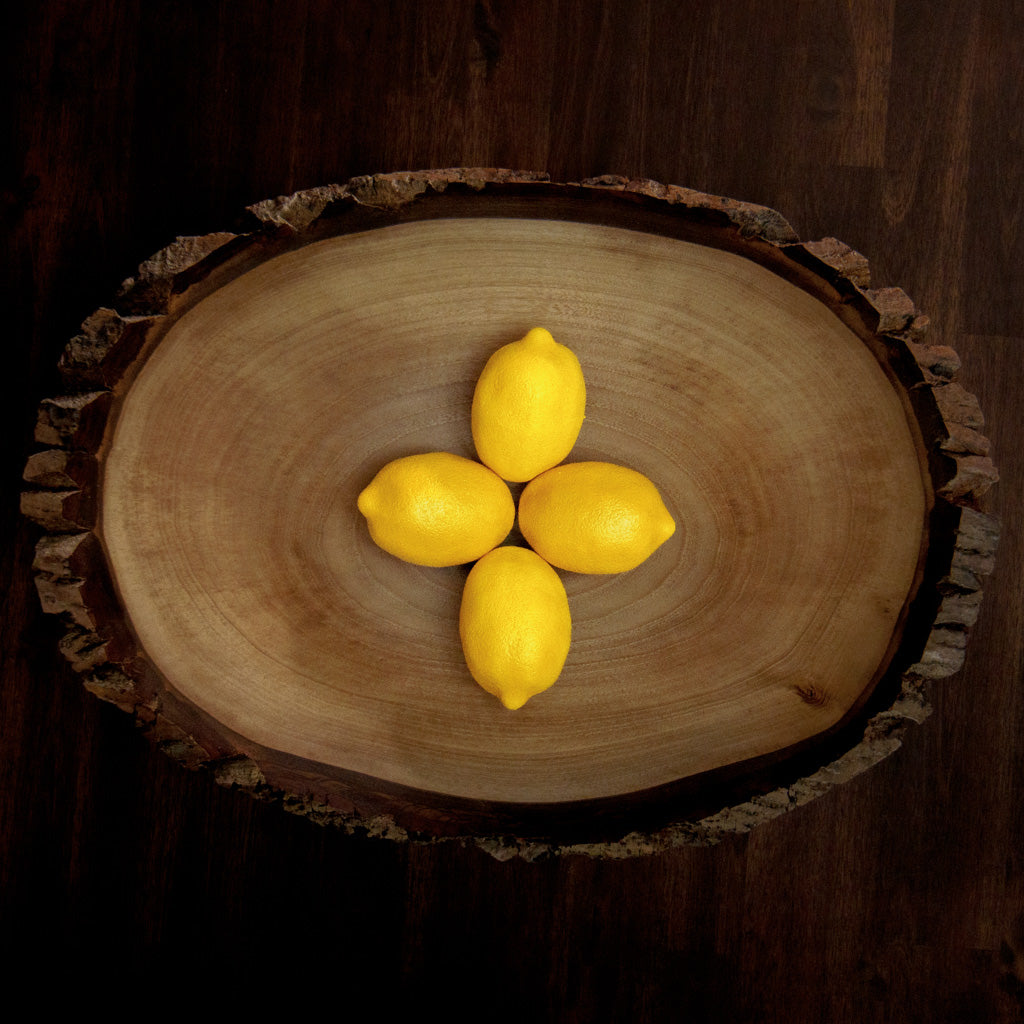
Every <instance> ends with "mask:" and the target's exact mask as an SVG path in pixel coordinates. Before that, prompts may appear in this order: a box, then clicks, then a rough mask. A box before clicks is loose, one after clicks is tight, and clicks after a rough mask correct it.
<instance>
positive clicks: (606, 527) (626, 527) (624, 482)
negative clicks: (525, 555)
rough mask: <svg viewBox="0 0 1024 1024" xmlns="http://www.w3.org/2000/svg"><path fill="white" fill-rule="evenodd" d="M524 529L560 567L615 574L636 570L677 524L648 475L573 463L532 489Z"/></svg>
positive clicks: (522, 506) (524, 500) (524, 501)
mask: <svg viewBox="0 0 1024 1024" xmlns="http://www.w3.org/2000/svg"><path fill="white" fill-rule="evenodd" d="M519 529H520V530H521V531H522V534H523V536H524V537H525V538H526V541H527V543H528V544H529V545H530V547H532V548H533V550H534V551H536V552H537V554H538V555H540V556H541V557H542V558H545V559H547V561H549V562H550V563H551V564H552V565H556V566H558V567H559V568H560V569H568V570H569V571H570V572H587V573H613V572H627V571H628V570H630V569H634V568H636V566H638V565H639V564H640V563H641V562H643V561H644V560H645V559H647V558H648V557H649V556H650V555H651V554H652V553H653V552H654V551H655V550H657V548H659V547H660V546H661V545H662V544H663V543H664V542H665V541H666V540H668V538H669V537H671V536H672V534H673V533H675V529H676V524H675V520H674V519H673V518H672V516H671V514H670V513H669V511H668V509H667V508H666V507H665V503H664V502H663V501H662V500H661V495H660V494H659V493H658V489H657V488H656V487H655V486H654V484H652V483H651V481H650V480H648V479H647V477H645V476H644V475H643V473H638V472H637V471H636V470H633V469H627V468H626V467H625V466H617V465H614V464H612V463H610V462H570V463H566V464H565V465H564V466H556V467H555V468H554V469H549V470H548V471H547V472H546V473H542V474H541V475H540V476H538V477H537V478H536V479H535V480H532V481H531V482H530V483H528V484H527V485H526V487H525V488H524V489H523V493H522V494H521V495H520V497H519Z"/></svg>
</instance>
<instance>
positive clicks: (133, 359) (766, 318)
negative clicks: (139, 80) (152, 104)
mask: <svg viewBox="0 0 1024 1024" xmlns="http://www.w3.org/2000/svg"><path fill="white" fill-rule="evenodd" d="M248 218H249V219H248V221H247V223H245V224H243V225H241V226H240V229H239V230H238V231H237V232H233V233H225V234H216V235H209V236H205V237H202V238H189V239H179V240H178V241H177V242H175V243H174V244H173V245H171V246H169V247H168V248H167V249H165V250H163V251H162V252H161V253H158V254H157V255H156V256H155V257H153V258H152V259H151V260H150V261H148V262H147V263H145V264H143V265H142V267H141V268H140V271H139V275H138V276H137V277H136V278H135V279H133V280H130V281H128V282H126V283H125V285H124V286H123V288H122V290H121V293H120V295H119V297H118V300H117V302H116V303H115V306H114V308H112V309H100V310H98V311H97V312H96V313H95V314H93V316H91V317H90V318H89V319H88V320H87V321H86V322H85V324H84V325H83V328H82V333H81V335H79V336H78V337H76V338H74V339H73V340H72V341H71V343H70V344H69V346H68V349H67V351H66V353H65V356H64V359H63V362H62V371H63V373H64V375H65V379H66V381H67V387H68V394H67V395H66V396H64V397H61V398H57V399H53V400H49V401H46V402H44V403H43V406H42V408H41V411H40V419H39V428H38V435H37V437H38V440H39V441H40V442H42V443H43V444H44V445H46V446H48V447H47V448H46V449H45V450H43V451H41V452H38V453H36V454H35V455H33V456H32V457H31V458H30V459H29V463H28V468H27V470H26V478H27V479H28V480H29V481H31V482H32V484H33V485H34V486H35V489H34V490H32V491H31V492H28V493H26V495H25V499H24V504H25V511H26V512H27V514H29V515H31V516H33V517H34V518H35V519H37V520H38V521H39V522H40V523H42V525H43V526H44V527H45V528H46V530H47V534H46V535H45V536H44V537H43V539H42V541H41V542H40V544H39V549H38V556H37V560H36V571H37V574H38V575H37V579H38V584H39V589H40V594H41V597H42V600H43V604H44V607H46V608H47V610H51V611H55V612H59V613H60V614H62V615H63V616H64V617H65V619H66V620H68V621H69V623H70V624H71V626H72V631H71V632H70V633H69V634H68V635H67V636H66V637H65V639H64V641H63V642H62V646H63V648H64V650H65V653H67V655H68V656H69V658H70V659H71V661H72V662H73V664H74V665H75V667H76V668H78V669H80V670H81V671H82V672H83V673H84V674H85V683H86V685H87V686H88V687H89V689H90V690H92V691H93V692H95V693H97V694H98V695H99V696H101V697H104V698H105V699H108V700H113V701H114V702H115V703H117V704H119V705H121V706H123V707H124V708H125V709H126V710H130V711H131V712H132V713H133V714H134V715H135V716H136V717H137V718H138V719H139V720H140V721H141V722H142V723H143V724H144V725H145V726H146V727H147V729H148V730H149V732H150V733H151V735H152V736H153V737H154V739H155V740H156V742H157V743H158V744H159V745H160V746H161V747H162V748H163V749H164V750H167V751H168V752H169V753H171V754H172V755H174V756H176V757H178V758H179V759H181V760H182V761H184V762H185V763H186V764H189V765H199V764H203V765H207V766H210V767H211V768H212V769H213V770H214V773H215V775H216V777H217V778H218V780H219V781H222V782H225V783H228V784H232V785H238V786H242V787H244V788H246V789H248V790H250V791H251V792H253V793H254V794H256V795H258V796H261V797H265V798H271V799H280V800H283V802H284V804H285V806H286V807H288V808H289V809H292V810H297V811H299V812H301V813H305V814H309V815H311V816H313V817H316V818H318V819H321V820H329V821H333V822H336V823H340V824H343V825H345V826H346V827H348V828H359V829H366V830H369V831H371V832H375V833H380V834H385V835H390V836H393V837H401V838H406V837H411V838H414V839H424V840H435V839H444V838H471V839H473V840H474V841H476V842H478V843H480V844H481V845H483V846H485V847H486V848H489V849H491V850H492V851H493V852H498V853H501V854H502V855H504V854H505V853H508V852H518V853H522V854H525V855H528V856H533V855H536V854H538V853H541V852H545V851H549V850H555V851H559V852H565V851H567V850H573V851H587V852H590V853H598V854H605V855H622V854H626V853H633V852H646V851H650V850H652V849H658V848H660V847H662V846H664V845H667V844H670V843H675V842H683V841H690V842H710V841H714V840H715V839H716V838H717V837H718V836H720V835H721V834H723V833H724V832H728V831H736V830H744V829H746V828H749V827H751V825H753V824H755V823H756V822H758V821H761V820H767V819H768V818H771V817H773V816H775V815H776V814H778V813H780V812H781V810H784V809H786V808H788V807H791V806H795V805H797V804H799V803H802V802H804V801H805V800H806V799H809V798H810V797H812V796H815V795H817V794H818V793H820V792H821V791H823V790H824V789H826V788H827V787H828V786H829V785H831V784H834V782H836V781H842V780H843V779H845V778H848V777H850V776H851V775H853V774H855V773H856V772H858V771H860V770H861V769H862V768H864V767H866V766H867V765H868V764H870V763H873V762H874V761H876V760H878V759H879V758H880V757H882V756H884V755H885V754H887V753H888V752H890V751H891V750H892V749H894V747H895V746H897V745H898V743H899V733H900V731H901V730H902V727H903V725H904V724H905V722H906V721H907V720H910V719H920V718H921V717H923V715H924V714H925V713H926V704H925V701H924V695H923V692H922V688H923V685H924V683H925V681H927V680H929V679H932V678H936V677H939V676H944V675H948V674H951V673H952V672H955V671H956V670H957V669H958V668H959V666H960V663H961V661H962V658H963V647H964V641H965V637H966V632H967V629H968V628H969V626H970V625H971V624H972V623H973V621H974V618H975V617H976V615H977V607H978V600H979V599H980V585H981V580H982V577H983V576H984V575H985V573H986V572H988V571H989V570H990V568H991V558H992V555H993V551H994V546H995V540H996V532H997V531H996V525H995V523H994V522H993V521H992V519H991V518H990V517H989V516H988V515H987V514H986V513H985V512H984V511H983V510H982V508H981V505H980V500H981V496H982V495H983V494H984V492H985V491H986V490H987V489H988V487H989V486H990V485H991V484H992V482H993V481H994V480H995V479H996V477H995V472H994V470H993V468H992V463H991V461H990V459H989V457H988V444H987V442H986V440H985V439H984V437H983V436H982V435H981V434H980V432H979V431H980V428H981V426H982V422H981V416H980V412H979V411H978V408H977V403H976V401H975V400H974V399H973V398H972V396H970V395H969V394H967V393H966V392H965V391H964V390H963V389H962V388H961V387H960V386H959V385H958V384H957V383H955V382H954V381H953V379H952V378H953V376H954V375H955V371H956V368H957V361H956V357H955V354H954V353H952V352H951V351H950V350H949V349H946V348H937V347H930V346H927V345H925V344H923V342H922V334H923V332H924V328H925V326H926V318H925V317H923V316H921V315H920V314H919V313H918V312H917V310H916V309H915V308H914V306H913V303H912V302H911V301H910V300H909V299H908V298H907V296H906V295H904V294H903V292H901V291H899V290H898V289H891V288H887V289H880V290H871V289H870V288H869V287H868V268H867V263H866V261H865V260H864V259H863V257H861V256H859V255H858V254H857V253H855V252H853V251H852V250H850V249H848V248H847V247H846V246H844V245H842V244H841V243H839V242H837V241H835V240H834V239H826V240H824V241H822V242H816V243H800V242H799V241H798V240H797V238H796V236H795V235H794V233H793V231H792V229H791V228H790V227H789V225H788V224H787V223H786V222H785V221H784V220H783V218H782V217H780V216H779V215H778V214H777V213H775V212H773V211H770V210H766V209H764V208H762V207H756V206H751V205H749V204H744V203H738V202H734V201H731V200H725V199H719V198H716V197H711V196H706V195H701V194H699V193H694V192H691V191H689V190H686V189H680V188H675V187H671V186H662V185H658V184H656V183H653V182H648V181H639V182H638V181H631V182H627V181H625V180H622V179H613V178H602V179H597V180H594V181H589V182H583V183H579V184H553V183H551V182H549V181H547V180H546V178H545V177H544V176H543V175H535V174H520V173H512V172H505V171H494V170H458V171H438V172H425V173H417V174H399V175H384V176H377V177H372V178H360V179H355V180H353V181H351V182H349V183H348V184H347V185H344V186H330V187H326V188H322V189H315V190H312V191H309V192H304V193H299V194H297V195H295V196H290V197H286V198H281V199H278V200H272V201H268V202H265V203H261V204H258V205H256V206H254V207H252V208H251V209H250V211H248ZM534 326H543V327H546V328H548V329H549V330H550V331H551V332H552V333H553V334H554V336H555V338H556V339H557V340H559V341H561V342H562V343H564V344H566V345H568V346H569V347H570V348H572V349H573V351H575V352H576V354H577V355H578V356H579V358H580V361H581V364H582V366H583V370H584V375H585V377H586V381H587V387H588V404H587V419H586V421H585V424H584V427H583V430H582V432H581V434H580V437H579V440H578V442H577V444H576V447H575V448H574V450H573V452H572V454H571V455H570V460H571V461H582V460H588V459H597V460H604V461H610V462H616V463H621V464H623V465H627V466H630V467H632V468H634V469H637V470H640V471H641V472H643V473H644V474H646V475H647V476H648V477H649V478H650V479H651V480H652V481H653V482H654V483H655V484H656V485H657V487H658V488H659V490H660V491H661V493H662V495H663V497H664V499H665V502H666V504H667V506H668V508H669V509H670V511H672V513H673V515H674V516H675V518H676V521H677V523H678V524H679V528H678V530H677V532H676V534H675V536H674V537H673V538H672V539H671V540H670V541H669V542H668V543H667V544H665V545H664V547H663V548H661V549H659V550H658V551H657V552H656V553H655V555H654V556H652V557H651V558H650V559H648V561H647V562H645V563H644V564H643V565H642V566H640V567H639V568H637V569H635V570H633V571H632V572H629V573H624V574H620V575H615V576H586V575H578V574H573V573H562V577H563V580H564V582H565V585H566V589H567V591H568V595H569V601H570V607H571V610H572V615H573V639H572V646H571V649H570V653H569V658H568V661H567V663H566V666H565V669H564V671H563V673H562V676H561V678H560V679H559V681H558V682H557V683H556V685H555V686H554V687H553V688H552V689H551V690H549V691H547V692H546V693H544V694H542V695H540V696H538V697H536V698H534V699H533V700H532V701H530V702H529V703H528V704H527V705H526V706H525V707H524V708H522V709H521V710H519V711H515V712H510V711H507V710H506V709H504V708H503V707H501V705H500V704H499V703H498V702H497V701H496V700H494V698H493V697H491V696H489V695H488V694H486V693H484V691H483V690H481V689H480V688H479V687H478V686H476V684H475V683H474V682H473V681H472V679H471V677H470V675H469V673H468V670H467V669H466V667H465V664H464V661H463V658H462V652H461V648H460V643H459V636H458V628H457V621H458V607H459V601H460V595H461V588H462V584H463V581H464V579H465V577H466V573H467V571H468V568H469V567H468V566H460V567H455V568H448V569H428V568H421V567H417V566H413V565H410V564H407V563H404V562H401V561H399V560H397V559H395V558H393V557H392V556H390V555H388V554H386V553H385V552H383V551H382V550H380V549H379V548H377V547H376V546H375V545H374V543H373V542H372V541H371V540H370V537H369V534H368V532H367V529H366V525H365V522H364V520H363V518H362V516H360V515H359V514H358V512H357V510H356V496H357V495H358V493H359V491H360V490H361V489H362V488H363V487H364V486H365V485H366V484H367V483H368V482H369V480H370V479H371V478H372V477H373V476H374V474H375V473H376V472H377V470H379V469H380V468H381V467H382V466H383V465H384V464H385V463H387V462H388V461H390V460H391V459H394V458H397V457H399V456H402V455H408V454H412V453H415V452H426V451H450V452H455V453H457V454H459V455H464V456H467V457H474V455H475V452H474V448H473V443H472V437H471V434H470V420H469V409H470V402H471V398H472V394H473V387H474V383H475V381H476V378H477V376H478V374H479V373H480V370H481V369H482V367H483V365H484V363H485V361H486V360H487V358H488V356H489V355H490V354H491V352H493V351H494V350H495V349H496V348H497V347H498V346H500V345H502V344H504V343H505V342H508V341H512V340H515V339H516V338H518V337H521V336H522V334H524V333H525V332H526V330H528V329H529V328H531V327H534ZM510 542H518V543H523V542H522V540H521V539H518V540H517V539H516V537H515V534H513V537H512V538H511V541H510Z"/></svg>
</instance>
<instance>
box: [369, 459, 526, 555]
mask: <svg viewBox="0 0 1024 1024" xmlns="http://www.w3.org/2000/svg"><path fill="white" fill-rule="evenodd" d="M357 503H358V505H359V511H360V512H362V513H363V515H364V516H366V522H367V526H368V527H369V529H370V536H371V537H372V538H373V539H374V541H376V543H377V544H378V545H379V546H380V547H382V548H383V549H384V550H385V551H388V552H390V553H391V554H392V555H395V556H396V557H398V558H401V559H403V560H404V561H406V562H413V563H415V564H416V565H433V566H440V565H462V564H463V563H464V562H473V561H475V560H476V559H478V558H479V557H480V556H481V555H485V554H487V552H488V551H490V550H491V548H493V547H496V546H497V545H498V544H500V543H501V542H502V541H503V540H504V539H505V538H506V537H507V536H508V532H509V530H511V529H512V523H513V521H514V520H515V502H514V501H513V499H512V494H511V492H510V491H509V489H508V485H507V484H506V483H505V482H504V481H503V480H501V479H500V478H499V477H498V476H497V475H495V474H494V473H493V472H491V470H489V469H488V468H487V467H486V466H481V465H480V463H479V462H474V461H473V460H472V459H464V458H462V456H460V455H451V454H449V453H448V452H428V453H426V454H423V455H409V456H406V457H405V458H402V459H395V460H394V461H393V462H389V463H388V464H387V465H386V466H385V467H384V468H383V469H382V470H381V471H380V472H379V473H378V474H377V475H376V476H375V477H374V478H373V480H371V481H370V483H369V484H368V485H367V487H366V488H365V489H364V490H363V492H362V493H361V494H360V495H359V498H358V502H357Z"/></svg>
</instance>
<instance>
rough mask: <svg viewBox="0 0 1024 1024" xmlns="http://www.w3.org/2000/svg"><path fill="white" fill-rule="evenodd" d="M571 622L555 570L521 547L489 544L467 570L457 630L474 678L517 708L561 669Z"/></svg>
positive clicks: (566, 651) (559, 672) (567, 648)
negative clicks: (492, 548)
mask: <svg viewBox="0 0 1024 1024" xmlns="http://www.w3.org/2000/svg"><path fill="white" fill-rule="evenodd" d="M571 633H572V620H571V618H570V616H569V599H568V598H567V597H566V595H565V587H563V586H562V581H561V580H560V579H559V578H558V573H557V572H555V570H554V569H552V568H551V566H550V565H548V564H547V562H545V561H544V559H542V558H541V557H540V556H539V555H536V554H534V553H533V552H532V551H530V550H529V549H527V548H520V547H503V548H495V549H494V550H493V551H491V552H489V553H488V554H486V555H484V556H483V558H481V559H480V561H479V562H477V563H476V565H474V566H473V568H472V569H471V570H470V571H469V576H468V577H467V578H466V586H465V588H464V590H463V592H462V607H461V609H460V611H459V634H460V635H461V637H462V650H463V653H464V654H465V656H466V664H467V665H468V666H469V671H470V673H471V674H472V676H473V678H474V679H475V680H476V681H477V682H478V683H479V684H480V685H481V686H482V687H483V688H484V689H485V690H486V691H487V692H488V693H492V694H494V696H495V697H497V698H498V699H499V700H500V701H501V703H502V704H504V705H505V707H507V708H512V709H515V708H521V707H522V706H523V705H524V704H525V703H526V702H527V701H528V700H529V699H530V698H531V697H532V696H534V695H535V694H538V693H540V692H541V691H542V690H546V689H547V688H548V687H549V686H551V684H552V683H554V681H555V680H556V679H557V678H558V676H559V675H560V674H561V671H562V666H563V665H564V664H565V659H566V656H567V655H568V653H569V637H570V634H571Z"/></svg>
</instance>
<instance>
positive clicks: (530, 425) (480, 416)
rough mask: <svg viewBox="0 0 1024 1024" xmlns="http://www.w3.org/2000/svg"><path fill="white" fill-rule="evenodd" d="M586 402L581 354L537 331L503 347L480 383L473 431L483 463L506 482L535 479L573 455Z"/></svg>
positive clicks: (476, 396) (484, 371)
mask: <svg viewBox="0 0 1024 1024" xmlns="http://www.w3.org/2000/svg"><path fill="white" fill-rule="evenodd" d="M586 402H587V389H586V385H585V384H584V382H583V371H582V370H581V369H580V361H579V360H578V359H577V358H576V356H575V354H574V353H573V352H572V350H571V349H568V348H566V346H565V345H560V344H559V343H558V342H557V341H555V339H554V338H552V337H551V335H550V334H549V333H548V332H547V331H546V330H544V328H543V327H535V328H533V330H532V331H530V332H528V333H527V334H526V336H525V337H523V338H520V340H519V341H513V342H510V343H509V344H508V345H503V346H502V347H501V348H499V349H498V350H497V352H495V353H494V354H493V355H492V356H491V358H490V359H488V360H487V364H486V365H485V366H484V369H483V372H482V373H481V374H480V378H479V379H478V380H477V383H476V390H475V392H474V393H473V409H472V427H473V441H474V443H475V444H476V451H477V455H479V456H480V461H481V462H483V463H485V464H486V465H488V466H490V467H491V469H493V470H494V472H495V473H497V474H498V476H500V477H501V478H502V479H503V480H512V481H519V482H521V481H523V480H532V479H533V478H534V477H535V476H536V475H537V474H538V473H543V472H544V470H545V469H550V468H551V467H552V466H557V465H558V463H559V462H561V461H562V459H564V458H565V457H566V456H567V455H568V454H569V452H570V451H571V450H572V446H573V445H574V444H575V443H576V438H577V437H578V436H579V432H580V427H581V426H582V425H583V418H584V410H585V407H586Z"/></svg>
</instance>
